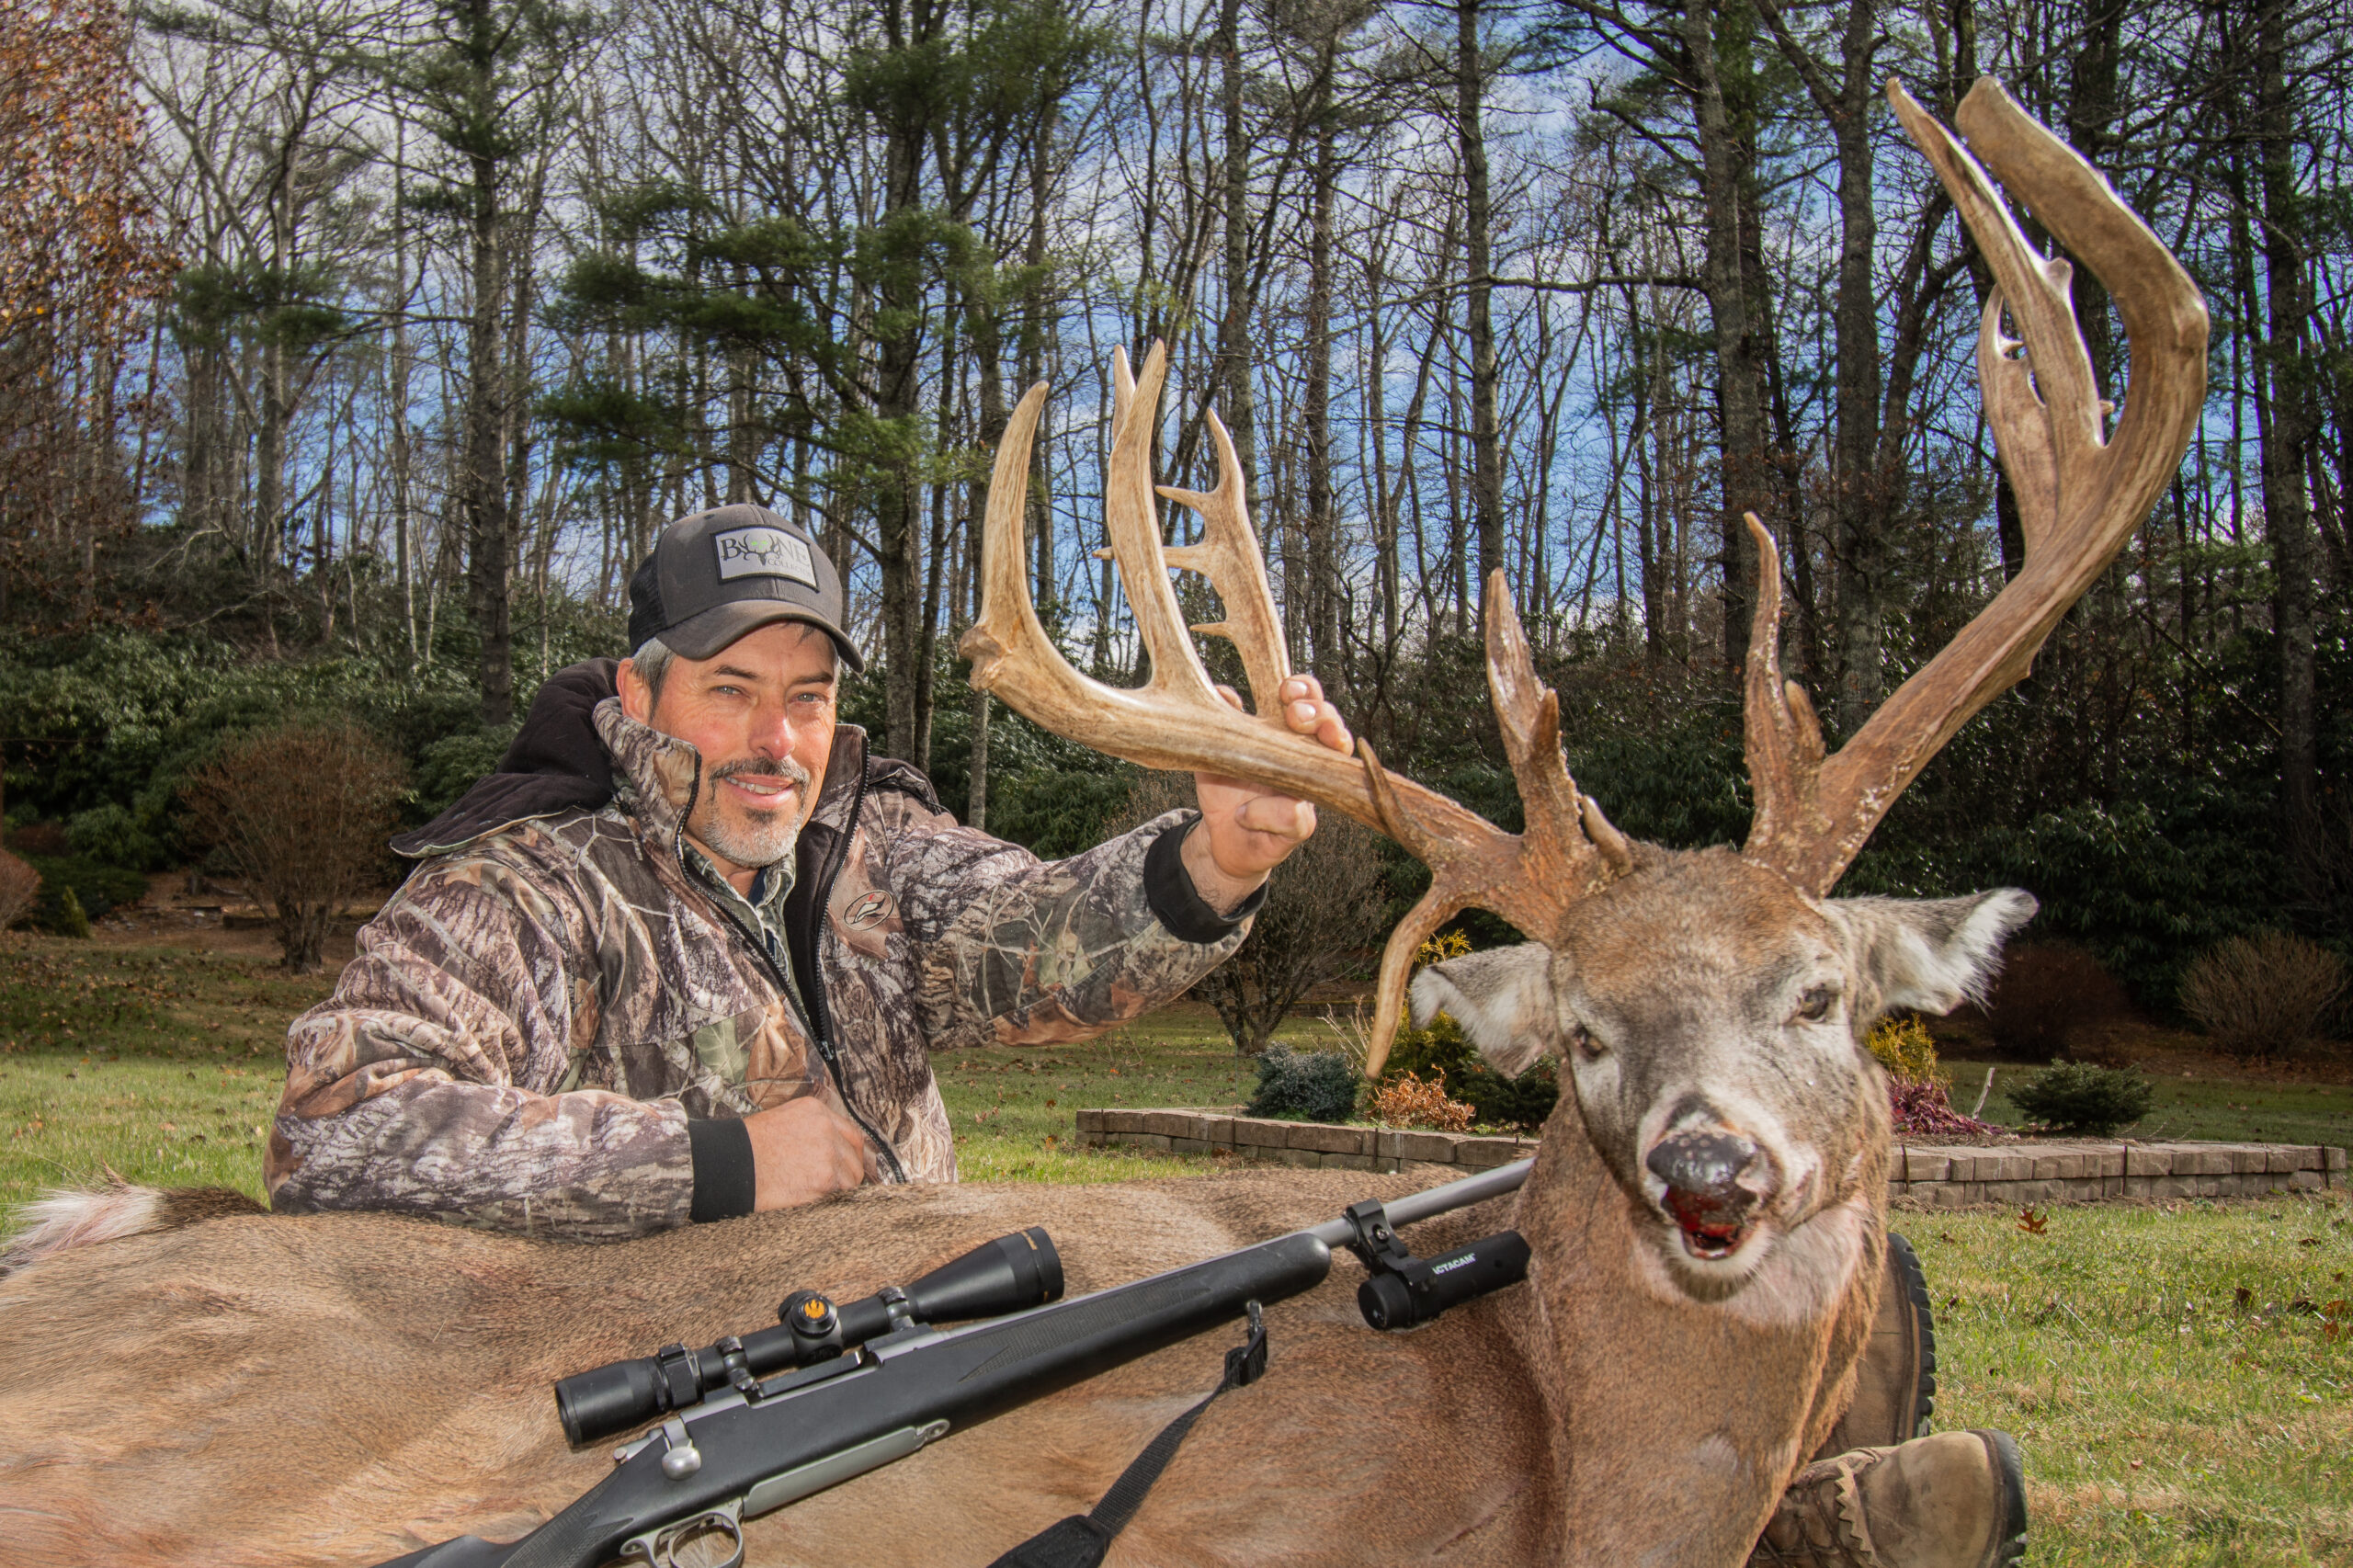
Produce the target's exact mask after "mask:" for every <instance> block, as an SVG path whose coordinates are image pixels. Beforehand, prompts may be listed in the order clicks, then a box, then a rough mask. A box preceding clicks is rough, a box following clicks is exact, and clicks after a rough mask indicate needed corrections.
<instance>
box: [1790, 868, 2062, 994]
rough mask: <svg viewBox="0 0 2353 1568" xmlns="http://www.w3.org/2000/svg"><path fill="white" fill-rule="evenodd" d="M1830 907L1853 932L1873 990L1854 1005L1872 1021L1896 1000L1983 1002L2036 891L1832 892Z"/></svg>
mask: <svg viewBox="0 0 2353 1568" xmlns="http://www.w3.org/2000/svg"><path fill="white" fill-rule="evenodd" d="M1824 907H1826V908H1827V909H1828V910H1829V911H1830V913H1831V915H1833V916H1834V917H1835V918H1836V919H1838V920H1839V921H1841V922H1843V923H1844V924H1845V926H1846V927H1847V932H1848V934H1849V936H1850V937H1851V939H1852V942H1853V952H1854V959H1855V968H1856V971H1857V972H1858V974H1859V977H1860V978H1861V980H1862V982H1863V986H1864V989H1865V991H1866V992H1867V993H1868V994H1866V995H1864V996H1861V997H1859V998H1857V1003H1858V1005H1857V1006H1856V1009H1855V1012H1856V1016H1857V1017H1859V1018H1860V1019H1861V1020H1862V1021H1863V1022H1865V1023H1869V1022H1870V1021H1871V1020H1873V1019H1875V1018H1877V1017H1879V1016H1880V1015H1881V1014H1882V1013H1885V1012H1888V1011H1890V1010H1891V1009H1893V1008H1896V1007H1908V1008H1911V1009H1912V1010H1913V1011H1915V1012H1920V1013H1949V1012H1951V1011H1952V1010H1953V1009H1954V1008H1955V1007H1957V1006H1961V1000H1962V998H1964V997H1966V998H1968V999H1969V1000H1971V1001H1972V1002H1982V1001H1984V999H1985V987H1986V985H1987V984H1988V983H1990V982H1991V981H1992V980H1993V978H1994V975H1995V971H1998V970H1999V969H2000V968H2001V967H2002V944H2003V942H2005V941H2006V940H2007V939H2008V937H2009V935H2010V933H2011V932H2013V931H2016V930H2017V929H2018V927H2019V926H2023V925H2025V924H2026V923H2027V922H2028V921H2029V920H2031V919H2033V918H2034V912H2035V910H2036V908H2037V907H2038V905H2037V904H2036V903H2035V902H2034V898H2033V895H2032V894H2030V893H2026V892H2020V891H2019V890H2018V889H2017V888H1996V889H1995V890H1994V891H1993V892H1980V893H1971V894H1968V895H1967V896H1966V897H1962V898H1834V899H1830V900H1827V901H1825V904H1824Z"/></svg>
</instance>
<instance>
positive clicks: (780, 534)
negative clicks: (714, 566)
mask: <svg viewBox="0 0 2353 1568" xmlns="http://www.w3.org/2000/svg"><path fill="white" fill-rule="evenodd" d="M710 542H711V544H712V545H713V546H714V547H715V548H716V549H717V550H718V551H719V580H720V581H721V582H722V583H724V582H727V581H729V580H730V579H733V578H736V577H791V578H794V579H796V580H798V581H800V582H803V583H806V584H808V585H810V586H811V587H815V586H816V585H817V563H816V562H814V561H813V560H811V559H810V556H809V545H808V541H806V540H799V539H795V538H794V537H793V536H792V535H790V534H789V533H786V532H785V531H784V530H783V529H782V528H734V529H731V530H730V531H728V532H726V533H723V534H713V535H711V536H710Z"/></svg>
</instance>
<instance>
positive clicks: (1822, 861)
mask: <svg viewBox="0 0 2353 1568" xmlns="http://www.w3.org/2000/svg"><path fill="white" fill-rule="evenodd" d="M1887 90H1888V98H1889V101H1890V102H1891V103H1892V104H1893V106H1894V108H1895V113H1896V117H1897V118H1898V119H1901V120H1902V121H1903V122H1904V129H1905V130H1906V131H1909V132H1910V133H1911V135H1912V138H1913V140H1914V141H1915V142H1917V143H1918V144H1919V146H1920V149H1921V151H1922V152H1923V153H1926V154H1927V159H1928V161H1929V163H1930V165H1932V166H1934V167H1935V169H1936V171H1937V176H1938V179H1940V180H1941V181H1943V183H1944V187H1945V188H1946V190H1948V191H1949V192H1950V193H1951V196H1952V199H1953V203H1954V206H1955V208H1956V209H1957V210H1959V211H1960V213H1961V219H1962V221H1963V222H1966V223H1967V224H1968V225H1969V229H1970V232H1971V233H1972V234H1973V235H1974V236H1975V237H1976V240H1977V244H1978V246H1979V248H1980V249H1981V250H1982V251H1983V252H1984V256H1985V258H1986V263H1987V265H1988V267H1991V269H1992V270H1993V273H1994V277H1995V282H1996V284H1997V285H1998V289H1999V291H1998V293H1996V294H1995V296H1994V297H1993V298H1992V299H1990V300H1989V301H1987V304H1986V308H1985V313H1984V321H1983V323H1982V324H1981V328H1980V333H1979V344H1978V373H1979V377H1980V380H1981V382H1982V384H1983V387H1984V398H1985V408H1986V415H1987V418H1988V421H1989V423H1990V424H1991V425H1992V426H1993V429H1994V433H1995V451H1996V455H1997V456H1998V457H1999V458H2000V460H2001V463H2002V467H2003V470H2004V471H2005V472H2006V473H2007V474H2008V475H2009V477H2010V484H2011V488H2012V489H2013V490H2014V491H2015V492H2016V493H2017V495H2018V506H2019V514H2020V518H2021V521H2022V523H2023V524H2024V531H2025V535H2026V546H2027V551H2026V562H2025V564H2024V565H2023V566H2022V567H2021V568H2020V570H2019V572H2018V575H2017V576H2016V577H2015V578H2013V579H2012V580H2011V581H2010V582H2009V584H2008V585H2006V586H2005V587H2004V588H2003V590H2002V592H2001V593H2000V594H1999V595H1997V596H1996V597H1995V599H1994V602H1993V603H1992V604H1990V605H1988V606H1986V607H1985V608H1984V611H1983V612H1982V613H1980V614H1979V616H1978V617H1977V619H1974V620H1972V621H1971V622H1970V623H1969V624H1968V625H1967V626H1966V627H1964V628H1962V629H1961V633H1960V635H1958V636H1957V637H1955V638H1954V639H1953V640H1952V641H1951V642H1949V643H1948V644H1947V645H1946V646H1945V647H1944V649H1943V650H1942V651H1941V652H1939V653H1938V654H1937V655H1936V657H1935V658H1933V659H1931V660H1930V661H1929V662H1928V663H1927V665H1925V666H1923V667H1922V668H1921V669H1920V670H1919V671H1918V672H1917V673H1916V674H1915V675H1914V676H1912V678H1911V679H1909V680H1907V681H1905V682H1904V685H1903V686H1902V687H1898V688H1897V690H1896V691H1895V694H1894V695H1893V696H1892V697H1890V698H1889V699H1887V701H1886V702H1885V703H1883V704H1881V707H1880V710H1879V711H1877V712H1876V713H1874V714H1872V715H1871V716H1870V720H1869V721H1867V722H1865V723H1864V724H1863V726H1862V727H1861V728H1860V729H1859V730H1858V731H1856V733H1854V735H1853V736H1852V737H1851V738H1850V739H1849V740H1848V741H1847V744H1845V745H1844V746H1842V747H1841V748H1839V751H1838V753H1837V755H1836V756H1832V757H1829V758H1827V759H1826V760H1825V759H1824V758H1823V756H1822V746H1821V734H1820V728H1819V726H1818V725H1817V724H1816V723H1815V722H1814V720H1813V710H1812V708H1811V705H1810V704H1808V703H1807V702H1806V700H1805V697H1804V694H1803V693H1802V692H1800V691H1799V690H1798V689H1797V687H1795V686H1793V685H1790V684H1789V683H1786V682H1784V681H1782V680H1781V678H1780V668H1779V658H1778V654H1777V653H1776V640H1777V638H1778V637H1779V611H1780V604H1779V601H1780V595H1779V560H1778V557H1776V556H1775V555H1774V553H1773V551H1771V549H1770V548H1769V546H1770V539H1771V536H1770V535H1768V534H1765V533H1764V532H1763V529H1762V528H1761V527H1758V526H1757V525H1756V523H1755V521H1754V519H1752V520H1751V527H1752V528H1756V529H1757V532H1758V535H1759V539H1760V545H1759V548H1760V554H1761V556H1762V558H1763V559H1764V560H1765V561H1767V562H1771V565H1770V566H1769V567H1768V570H1766V571H1765V572H1763V573H1761V574H1760V576H1759V589H1760V591H1759V593H1758V596H1757V603H1756V619H1755V622H1754V623H1753V630H1752V631H1751V634H1750V639H1749V664H1748V671H1747V680H1746V687H1747V690H1746V709H1747V721H1748V726H1749V733H1748V740H1747V744H1748V755H1749V772H1750V779H1751V783H1752V785H1753V786H1754V788H1755V790H1756V821H1755V823H1754V824H1752V825H1751V827H1750V829H1749V835H1748V845H1747V847H1746V849H1745V853H1746V854H1747V856H1748V857H1749V858H1751V859H1754V860H1757V861H1760V862H1762V863H1764V864H1767V865H1769V866H1772V867H1774V868H1775V869H1778V870H1779V871H1781V872H1782V873H1783V874H1784V875H1786V876H1788V877H1789V878H1790V881H1793V882H1795V883H1796V884H1797V885H1799V886H1800V887H1802V888H1804V889H1806V890H1807V891H1808V892H1814V893H1823V892H1828V891H1829V890H1830V888H1831V887H1832V886H1833V885H1834V884H1836V881H1838V878H1839V876H1840V874H1841V873H1843V872H1844V871H1845V870H1846V869H1847V864H1848V862H1850V861H1851V860H1853V858H1854V857H1855V854H1856V852H1857V851H1858V850H1859V849H1860V848H1861V847H1862V846H1863V842H1864V840H1866V839H1868V838H1869V837H1870V833H1871V830H1872V828H1874V827H1876V826H1877V825H1878V824H1879V819H1880V818H1881V816H1883V815H1885V814H1886V812H1887V809H1888V807H1889V806H1891V805H1893V803H1894V801H1895V799H1896V797H1897V796H1899V795H1901V794H1902V793H1903V792H1904V788H1905V786H1907V785H1909V784H1910V783H1911V782H1912V780H1913V779H1914V778H1917V777H1918V776H1919V772H1920V769H1921V768H1923V767H1927V763H1928V760H1929V758H1931V757H1933V756H1936V754H1937V751H1938V748H1940V747H1941V746H1942V745H1943V744H1945V742H1946V741H1948V740H1949V739H1951V737H1952V734H1953V733H1954V732H1955V731H1956V730H1958V729H1960V728H1961V725H1962V724H1963V723H1965V722H1968V720H1969V718H1970V717H1971V716H1972V714H1974V713H1976V712H1977V711H1978V710H1980V709H1982V708H1984V706H1985V705H1986V704H1987V703H1988V702H1991V701H1992V700H1993V699H1995V697H1996V696H1998V695H2000V694H2001V693H2002V692H2004V691H2006V690H2008V689H2009V688H2010V687H2012V686H2015V685H2017V684H2018V681H2019V680H2020V679H2022V678H2024V676H2025V675H2026V673H2027V671H2028V670H2029V668H2030V667H2032V665H2033V662H2034V655H2035V653H2037V652H2038V651H2040V648H2041V646H2042V644H2043V642H2044V641H2045V640H2047V639H2048V638H2049V637H2050V635H2051V631H2052V628H2053V627H2055V626H2057V625H2058V623H2059V619H2060V618H2061V617H2062V616H2063V615H2064V614H2066V612H2067V608H2068V607H2069V606H2070V605H2072V604H2074V603H2075V600H2077V599H2078V598H2080V597H2083V595H2084V592H2085V590H2086V589H2087V588H2089V587H2090V586H2091V585H2092V583H2093V581H2094V580H2095V579H2097V577H2098V575H2099V574H2100V573H2101V572H2102V571H2103V570H2105V569H2106V568H2107V566H2108V563H2109V562H2110V561H2111V560H2113V559H2114V558H2115V556H2116V552H2117V551H2119V550H2121V549H2122V548H2123V547H2124V544H2125V542H2126V541H2127V540H2130V539H2131V537H2132V533H2133V531H2134V530H2135V529H2136V528H2139V527H2140V524H2141V520H2142V518H2143V517H2145V516H2147V514H2148V510H2149V507H2150V506H2151V505H2152V504H2154V501H2155V500H2156V497H2157V495H2158V494H2159V493H2160V492H2161V491H2163V490H2164V488H2165V483H2166V482H2167V481H2168V480H2169V479H2170V478H2171V477H2172V475H2173V472H2174V471H2175V470H2176V469H2177V467H2178V466H2179V464H2180V462H2181V455H2182V453H2183V452H2184V451H2186V450H2187V449H2188V445H2189V434H2190V431H2191V429H2192V428H2193V427H2194V426H2195V425H2196V423H2197V420H2198V415H2199V410H2200V408H2201V407H2202V406H2203V404H2204V401H2205V394H2206V336H2207V319H2206V304H2205V301H2204V300H2203V299H2202V298H2201V297H2200V294H2199V292H2198V289H2197V286H2196V285H2195V284H2193V283H2192V282H2191V281H2190V280H2189V277H2188V274H2187V273H2185V272H2184V271H2183V270H2182V269H2181V266H2180V264H2179V263H2178V262H2177V261H2175V260H2174V258H2173V256H2171V255H2170V254H2169V253H2167V251H2166V250H2165V246H2164V245H2163V244H2160V243H2159V242H2158V240H2157V238H2156V236H2155V235H2154V234H2153V233H2150V232H2149V229H2148V226H2147V225H2146V224H2144V223H2143V222H2141V220H2140V219H2139V218H2138V217H2136V216H2135V215H2134V214H2133V212H2132V211H2131V209H2130V208H2128V207H2126V206H2125V205H2124V203H2123V202H2122V201H2121V200H2120V199H2118V198H2117V195H2116V192H2115V191H2114V190H2113V189H2112V188H2110V187H2109V184H2108V182H2107V180H2105V179H2104V178H2102V177H2101V176H2100V175H2099V174H2098V173H2097V171H2096V170H2094V169H2093V168H2092V166H2091V165H2088V164H2086V163H2085V162H2084V160H2083V159H2082V158H2081V157H2080V156H2079V155H2077V153H2075V151H2074V149H2072V148H2070V147H2068V146H2067V145H2066V144H2065V143H2064V142H2061V141H2060V140H2059V139H2058V138H2057V137H2055V136H2053V135H2052V133H2051V132H2050V131H2047V130H2045V129H2044V128H2043V127H2042V126H2040V125H2039V124H2037V123H2036V122H2035V120H2034V119H2032V118H2031V117H2029V115H2028V114H2027V113H2026V111H2024V110H2023V109H2021V108H2018V104H2017V103H2016V102H2015V101H2014V100H2013V99H2012V98H2011V97H2010V96H2009V95H2008V94H2007V93H2006V92H2005V91H2003V89H2002V85H2001V84H2000V83H1999V82H1997V81H1995V79H1994V78H1992V77H1990V76H1987V77H1983V78H1980V80H1979V81H1978V83H1977V85H1975V86H1974V87H1972V89H1971V90H1970V93H1969V97H1967V98H1966V99H1964V100H1963V101H1962V103H1961V108H1960V111H1959V113H1958V114H1957V115H1956V116H1955V118H1956V119H1958V120H1959V122H1960V124H1961V130H1962V131H1963V132H1965V133H1966V134H1967V135H1968V137H1969V139H1970V142H1971V144H1972V146H1973V147H1975V148H1976V149H1977V151H1978V152H1979V153H1982V154H1983V155H1984V159H1985V162H1986V163H1987V164H1990V165H1992V166H1993V169H1994V172H1995V174H1997V175H2000V176H2002V177H2003V179H2004V180H2005V181H2006V182H2007V184H2008V186H2009V187H2010V188H2011V190H2012V191H2013V192H2015V193H2016V194H2017V195H2018V198H2019V199H2021V200H2023V201H2025V202H2026V203H2027V204H2028V205H2029V207H2031V208H2032V209H2033V210H2034V211H2035V213H2036V215H2037V216H2038V217H2040V219H2041V220H2042V222H2043V223H2044V224H2045V225H2046V226H2047V227H2048V228H2049V229H2050V230H2051V232H2052V234H2053V235H2055V236H2057V238H2058V240H2059V242H2060V243H2061V244H2064V245H2066V246H2067V247H2068V248H2069V249H2071V250H2073V251H2074V252H2075V254H2076V255H2077V256H2080V257H2081V258H2082V259H2083V261H2084V262H2085V264H2086V265H2087V266H2089V267H2091V268H2092V270H2093V271H2094V272H2095V273H2097V275H2098V276H2099V278H2100V279H2101V280H2102V281H2103V282H2105V283H2106V284H2107V285H2108V287H2109V293H2110V294H2111V296H2112V297H2113V298H2114V299H2115V301H2116V303H2117V308H2118V310H2119V311H2120V313H2121V314H2122V315H2123V318H2124V329H2125V336H2126V338H2127V340H2128V342H2129V343H2130V345H2131V394H2130V395H2129V396H2128V397H2127V398H2126V400H2125V406H2124V412H2123V415H2122V417H2121V418H2120V419H2119V420H2118V422H2117V427H2116V434H2115V437H2114V439H2113V440H2108V441H2104V440H2103V439H2102V438H2101V433H2100V426H2101V407H2100V402H2099V397H2098V392H2097V388H2096V386H2095V385H2094V382H2093V380H2092V373H2091V361H2090V358H2089V356H2088V355H2087V354H2086V350H2085V348H2084V344H2083V337H2082V334H2081V333H2080V331H2079V330H2078V329H2077V326H2076V323H2075V307H2074V305H2073V303H2072V302H2071V301H2070V300H2069V295H2068V286H2069V284H2070V283H2071V281H2072V280H2073V277H2074V273H2073V269H2072V268H2071V267H2069V266H2068V264H2067V263H2066V262H2065V261H2063V260H2051V259H2047V258H2045V257H2043V256H2040V255H2038V254H2036V252H2035V250H2034V248H2033V246H2031V245H2030V244H2028V243H2027V240H2026V237H2025V235H2024V234H2023V233H2020V232H2019V230H2018V224H2017V223H2016V222H2014V221H2013V220H2012V219H2011V217H2010V215H2009V212H2008V210H2007V209H2006V207H2005V206H2004V205H2003V204H2002V201H2001V199H1999V198H1998V197H1997V196H1995V193H1994V189H1993V186H1992V184H1991V182H1990V181H1989V180H1988V179H1987V178H1986V176H1985V172H1984V169H1983V168H1981V167H1980V166H1979V165H1978V163H1977V161H1976V159H1974V158H1972V156H1971V155H1970V154H1969V153H1968V152H1966V151H1964V150H1963V149H1962V148H1961V144H1960V143H1959V142H1956V141H1954V140H1953V138H1952V136H1951V134H1950V133H1949V131H1946V130H1945V129H1944V127H1942V126H1940V125H1938V123H1937V122H1936V121H1935V120H1934V119H1931V118H1930V117H1929V116H1928V115H1927V113H1926V112H1925V111H1923V110H1922V109H1921V108H1920V106H1919V105H1918V104H1916V103H1915V102H1914V101H1913V100H1912V97H1911V95H1909V94H1908V93H1906V92H1905V91H1904V88H1903V85H1901V84H1900V83H1896V82H1890V83H1889V84H1888V89H1887ZM2005 308H2006V309H2007V311H2008V313H2009V315H2010V318H2011V320H2012V321H2014V322H2015V323H2017V324H2018V330H2019V332H2020V334H2021V335H2022V336H2023V339H2024V341H2023V343H2013V342H2012V341H2010V340H2009V339H2007V338H2006V337H2004V336H2003V335H2002V334H2001V330H2000V324H2001V316H2002V313H2003V311H2004V309H2005ZM2021 348H2022V349H2023V351H2024V356H2025V357H2024V358H2022V359H2021V358H2017V357H2016V356H2017V353H2018V350H2020V349H2021Z"/></svg>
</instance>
